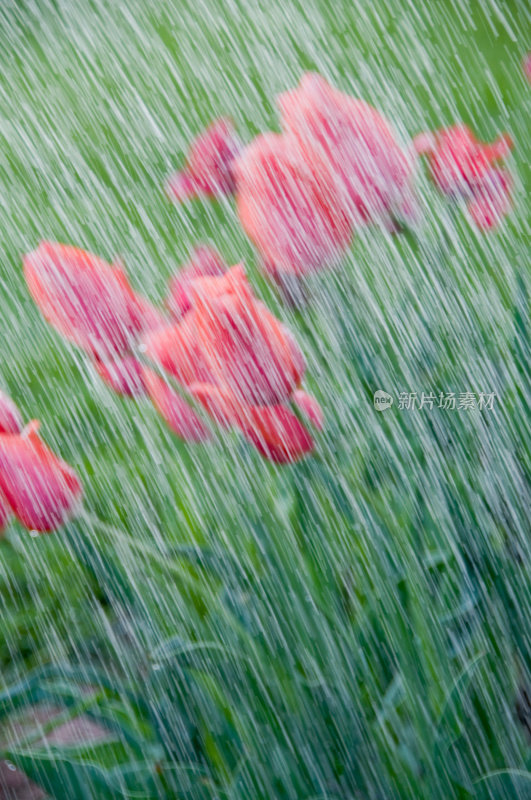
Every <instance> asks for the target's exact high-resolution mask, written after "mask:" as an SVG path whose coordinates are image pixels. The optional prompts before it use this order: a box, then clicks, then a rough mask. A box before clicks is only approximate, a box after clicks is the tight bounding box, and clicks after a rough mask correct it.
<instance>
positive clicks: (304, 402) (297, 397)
mask: <svg viewBox="0 0 531 800" xmlns="http://www.w3.org/2000/svg"><path fill="white" fill-rule="evenodd" d="M293 402H294V403H295V405H296V406H297V408H298V409H299V411H301V412H302V413H303V414H304V416H305V417H306V418H307V419H308V420H309V422H311V424H312V425H313V426H314V428H316V429H317V430H318V431H322V430H323V427H324V414H323V409H322V408H321V406H320V405H319V403H318V402H317V400H316V399H315V397H312V395H311V394H308V393H307V392H305V391H304V389H296V390H295V391H294V392H293Z"/></svg>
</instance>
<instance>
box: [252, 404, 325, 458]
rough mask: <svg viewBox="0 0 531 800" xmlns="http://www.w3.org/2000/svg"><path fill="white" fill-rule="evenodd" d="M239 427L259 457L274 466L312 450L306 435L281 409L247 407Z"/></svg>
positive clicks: (294, 418) (283, 409) (283, 408)
mask: <svg viewBox="0 0 531 800" xmlns="http://www.w3.org/2000/svg"><path fill="white" fill-rule="evenodd" d="M240 426H241V428H242V430H243V433H244V435H245V438H246V439H248V441H250V442H251V443H252V444H253V445H254V446H255V447H256V449H257V450H258V451H259V452H260V454H261V455H262V456H264V458H267V459H269V460H270V461H273V462H274V463H276V464H286V463H291V462H294V461H298V460H299V459H300V458H302V457H303V456H305V455H307V454H308V453H310V452H311V451H312V450H313V439H312V437H311V436H310V434H309V432H308V431H307V430H306V428H305V427H304V425H303V424H302V423H301V422H300V421H299V420H298V419H297V417H296V416H295V414H293V412H292V411H290V410H289V409H288V408H285V406H268V407H266V406H263V407H257V406H255V407H253V408H249V409H247V412H246V415H245V417H244V418H242V419H241V420H240Z"/></svg>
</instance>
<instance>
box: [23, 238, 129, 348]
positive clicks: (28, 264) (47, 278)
mask: <svg viewBox="0 0 531 800" xmlns="http://www.w3.org/2000/svg"><path fill="white" fill-rule="evenodd" d="M24 274H25V277H26V282H27V285H28V289H29V291H30V294H31V296H32V297H33V299H34V301H35V303H36V304H37V306H38V307H39V309H40V311H41V313H42V314H43V316H44V318H45V319H46V320H47V321H48V322H49V323H50V324H51V325H52V326H53V327H54V328H55V329H56V330H57V331H59V333H60V334H61V335H62V336H64V337H65V338H66V339H68V340H69V341H71V342H73V343H74V344H76V345H78V346H79V347H82V348H83V349H84V350H86V351H87V352H89V353H92V354H94V355H99V356H103V355H105V354H110V353H122V352H124V351H126V350H128V349H129V347H130V345H131V342H132V340H133V339H134V337H135V336H136V335H137V334H138V333H140V331H141V326H140V324H139V321H138V318H137V311H136V309H135V308H134V304H133V303H132V295H133V292H132V289H131V288H130V287H129V286H127V287H126V286H125V285H124V276H123V275H119V274H117V273H116V271H115V270H114V269H113V268H112V267H111V266H110V265H109V264H107V263H106V262H105V261H103V260H102V259H100V258H98V257H97V256H95V255H93V254H92V253H88V252H86V251H85V250H81V249H79V248H77V247H71V246H69V245H62V244H56V243H52V242H42V243H41V244H40V245H39V247H38V248H37V250H34V251H33V252H32V253H29V254H28V255H26V256H25V257H24Z"/></svg>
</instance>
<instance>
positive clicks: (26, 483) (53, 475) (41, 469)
mask: <svg viewBox="0 0 531 800" xmlns="http://www.w3.org/2000/svg"><path fill="white" fill-rule="evenodd" d="M38 427H39V425H38V423H37V422H33V423H31V424H30V425H29V426H28V427H27V428H26V430H25V431H23V432H22V434H19V435H14V436H13V435H7V434H3V435H0V492H1V493H2V495H3V496H4V497H5V499H6V500H7V502H8V504H9V506H10V507H11V509H12V511H13V514H14V515H15V516H16V517H17V518H18V519H19V520H20V522H21V523H22V524H23V525H24V526H25V527H26V528H28V529H30V530H35V531H38V532H39V533H47V532H49V531H52V530H54V529H55V528H57V527H58V526H59V525H62V524H63V523H64V522H65V521H66V520H67V519H69V518H70V517H71V516H72V515H73V514H74V513H75V511H76V509H77V507H78V505H79V502H80V500H81V495H82V487H81V483H80V481H79V478H78V477H77V475H76V473H75V472H74V470H73V469H72V468H71V467H70V466H69V465H68V464H66V463H65V462H64V461H62V460H61V459H60V458H58V457H57V456H56V455H55V454H54V453H53V452H52V451H51V450H50V449H49V448H48V447H46V445H45V444H44V442H42V440H41V439H40V438H39V435H38V433H37V430H38Z"/></svg>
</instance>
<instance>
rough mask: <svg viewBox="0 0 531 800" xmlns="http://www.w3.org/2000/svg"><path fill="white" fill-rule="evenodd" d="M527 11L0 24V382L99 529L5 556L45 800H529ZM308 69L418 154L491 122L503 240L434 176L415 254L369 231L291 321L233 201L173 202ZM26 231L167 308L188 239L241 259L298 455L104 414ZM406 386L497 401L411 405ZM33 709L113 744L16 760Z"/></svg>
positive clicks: (305, 12)
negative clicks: (30, 255)
mask: <svg viewBox="0 0 531 800" xmlns="http://www.w3.org/2000/svg"><path fill="white" fill-rule="evenodd" d="M526 21H527V18H526V15H525V9H524V4H521V3H518V2H506V3H503V4H502V3H498V4H495V3H485V4H480V3H457V2H455V3H453V2H450V0H444V2H440V3H437V4H433V3H432V4H424V5H423V4H409V3H407V2H400V3H399V2H391V0H389V1H388V2H384V0H378V2H373V3H370V4H368V3H361V2H358V3H343V2H342V0H341V1H340V2H337V3H329V2H324V0H306V1H305V2H304V3H302V2H299V1H298V0H297V2H294V3H291V4H282V5H281V4H279V3H271V4H267V3H258V2H255V1H254V0H251V2H249V0H246V2H243V0H235V2H231V3H228V2H227V3H220V2H219V0H202V2H199V3H197V2H194V3H190V2H188V1H187V0H182V1H181V2H179V3H177V2H174V0H153V2H151V3H145V2H141V0H132V2H128V3H118V2H116V3H104V2H101V0H73V1H72V2H69V3H63V2H61V1H60V0H57V1H56V2H54V3H50V2H42V3H41V2H38V3H29V2H27V3H18V2H14V0H8V2H4V3H2V5H1V8H0V106H1V108H2V109H3V111H2V112H0V114H1V116H0V120H1V122H0V147H1V151H2V159H0V203H1V205H2V229H1V233H0V351H1V353H0V356H1V362H0V378H1V381H2V385H5V388H6V389H8V390H9V391H10V393H11V394H12V396H13V398H14V399H15V400H16V402H17V403H18V404H19V405H20V407H21V408H22V410H23V411H24V414H25V415H26V418H30V417H32V416H33V417H39V418H40V419H41V420H42V421H43V434H44V436H45V438H46V440H47V441H48V442H49V443H50V445H52V446H53V447H54V448H55V449H56V450H58V451H59V452H60V453H61V455H62V456H63V457H64V458H65V459H66V460H68V461H69V462H70V463H72V464H73V466H74V467H75V468H76V469H77V470H78V471H79V472H80V474H81V476H82V478H83V482H84V485H85V487H86V502H85V507H86V508H87V509H89V510H90V511H89V513H88V512H87V514H86V515H85V516H84V517H83V518H82V519H80V520H79V522H78V523H76V525H75V526H72V527H71V528H68V529H67V530H64V531H61V532H59V533H57V534H55V535H53V536H50V537H41V538H39V539H32V538H30V536H29V534H27V533H26V532H23V531H21V530H19V529H17V528H15V527H14V528H13V529H12V530H11V531H10V533H9V536H8V540H7V541H5V542H0V612H1V616H2V638H1V639H0V663H1V666H2V670H1V678H0V690H1V692H0V715H1V717H2V719H1V723H2V733H1V734H0V742H1V743H2V748H3V755H4V756H5V757H8V758H10V759H11V760H12V761H13V762H14V763H15V764H16V765H17V766H19V767H20V768H21V769H23V770H25V771H26V772H27V773H28V774H29V775H30V776H31V777H33V778H34V779H35V780H36V781H37V782H38V783H40V784H42V785H43V786H44V787H45V788H46V790H47V791H48V792H49V793H50V794H51V795H52V796H53V797H55V798H56V800H72V798H78V797H79V798H90V800H106V799H107V798H118V797H122V796H126V797H143V798H157V797H168V798H179V800H181V799H182V798H190V800H214V798H223V800H248V798H252V799H253V800H272V799H273V798H275V800H276V798H278V800H288V799H289V800H361V798H363V800H394V798H397V799H398V798H400V800H411V798H413V797H414V798H429V800H449V798H456V799H457V800H464V798H470V797H474V798H478V799H479V800H497V799H498V798H501V797H503V798H513V797H514V798H515V800H517V799H519V798H523V797H525V796H526V793H527V792H528V791H529V770H530V769H531V761H530V756H529V748H528V743H527V742H526V740H525V733H524V729H523V727H522V726H521V725H520V724H519V723H518V722H517V719H516V715H515V713H514V707H515V702H516V698H517V696H518V693H519V692H520V691H521V690H522V688H523V687H525V686H526V684H527V685H529V680H530V675H529V663H530V662H531V652H530V651H531V643H530V638H529V623H528V620H529V613H530V608H531V596H530V586H531V581H530V575H529V542H528V539H527V538H526V532H527V531H528V522H529V520H528V514H529V511H528V509H529V502H528V501H529V494H528V492H529V488H528V487H529V483H528V481H529V472H530V449H529V419H528V416H526V408H527V407H528V403H529V389H530V387H529V309H528V305H529V272H528V269H527V267H528V264H529V257H528V256H529V253H528V249H527V243H526V224H527V220H526V218H525V216H524V206H525V203H524V191H523V187H524V186H525V183H526V180H527V177H528V175H527V173H526V162H528V161H529V160H530V159H529V157H528V156H529V153H528V152H527V151H526V147H528V131H527V126H528V117H529V113H528V111H529V98H530V96H531V93H530V88H529V85H528V84H527V83H526V81H525V78H524V77H523V75H522V73H521V66H520V61H521V58H522V56H523V55H524V51H525V48H526V47H527V46H528V43H527V42H526V41H525V37H524V36H523V31H524V30H525V28H526ZM305 69H319V70H320V71H323V72H324V73H325V74H326V75H327V76H328V77H330V78H331V79H332V80H333V81H335V82H336V83H337V84H338V85H339V86H341V87H342V88H344V89H346V90H350V91H352V92H353V93H357V94H359V95H360V96H363V97H364V98H365V99H366V100H368V101H369V102H371V103H373V104H374V105H375V106H377V107H379V108H381V109H382V110H383V111H385V113H386V114H387V115H388V116H389V117H390V118H392V119H393V120H394V121H395V123H396V126H397V128H398V129H399V132H400V134H401V136H402V137H404V138H406V137H410V136H412V135H414V134H415V133H417V132H419V131H420V130H424V129H431V128H437V127H440V126H442V125H446V124H449V123H451V122H454V121H456V120H457V119H462V120H463V121H464V122H466V123H469V124H470V125H471V126H472V127H473V128H474V129H475V130H476V131H477V133H478V135H479V136H481V137H484V138H485V139H490V138H493V137H494V136H495V135H496V134H497V133H498V132H500V131H502V130H505V129H507V130H509V131H510V133H511V134H512V135H513V137H514V139H515V142H516V148H515V153H514V159H513V163H512V164H511V168H512V169H513V171H514V172H515V174H516V175H517V176H518V179H517V182H516V183H517V185H516V203H515V210H514V212H513V213H512V215H511V216H510V218H509V220H508V221H507V223H506V224H505V225H504V227H503V228H502V229H501V230H500V232H498V233H495V234H493V235H491V236H489V237H484V238H481V236H480V235H479V234H478V233H477V232H475V231H474V230H473V229H472V228H471V226H470V223H469V221H468V220H467V219H466V217H465V215H464V214H463V213H461V210H460V209H455V210H453V211H450V210H449V209H448V207H447V204H446V203H443V202H442V201H441V199H440V198H439V197H438V196H437V194H436V192H435V190H434V189H433V187H430V186H428V185H427V183H426V182H425V181H422V180H421V193H422V198H423V201H424V204H425V207H426V209H427V214H426V221H425V224H424V226H423V227H422V229H421V231H420V232H419V233H417V234H415V235H413V234H412V233H408V234H404V235H402V236H400V237H394V238H392V237H389V236H387V235H386V234H384V232H383V231H379V230H376V231H374V230H370V231H361V232H360V233H359V235H357V237H356V239H355V241H354V243H353V247H352V250H351V253H350V254H349V255H348V257H347V258H346V259H345V262H344V264H343V265H342V267H341V269H340V270H339V271H338V272H336V273H331V274H323V275H321V276H319V277H317V278H316V279H315V281H314V282H313V283H312V285H311V287H310V290H311V295H312V296H311V302H310V304H309V306H308V308H307V309H305V310H304V311H299V312H296V311H290V310H287V309H285V308H283V307H282V305H281V303H280V301H279V298H278V296H277V295H276V294H275V292H274V290H273V289H272V288H271V287H270V286H269V285H267V284H266V282H265V280H264V278H263V276H261V274H260V272H259V269H258V266H259V265H258V263H257V259H256V256H255V254H254V253H253V250H252V248H251V246H250V244H249V242H248V241H247V240H246V239H245V237H244V235H243V232H242V231H241V230H240V228H239V226H238V224H237V219H236V215H235V212H234V208H233V204H232V202H230V201H223V202H220V203H207V202H204V203H203V202H199V201H197V202H194V203H191V204H190V205H189V206H187V207H186V208H183V209H176V208H174V207H171V206H170V205H169V204H168V203H167V202H166V200H165V198H164V197H163V194H162V190H161V187H162V184H163V181H164V179H165V177H166V176H167V174H168V173H169V172H170V171H171V170H172V169H174V168H176V167H177V166H178V164H179V162H180V159H181V154H182V151H183V150H184V149H185V148H186V145H187V143H188V142H189V141H190V139H191V138H192V136H193V135H194V134H195V133H197V132H198V131H199V130H200V129H201V128H202V127H203V125H204V124H206V123H207V122H209V121H210V120H211V119H213V118H215V117H216V116H217V115H220V114H233V115H235V116H236V122H237V124H238V127H239V129H240V131H241V132H242V136H243V137H244V138H246V139H249V138H250V137H251V136H252V135H254V134H255V133H256V132H258V131H260V130H264V129H266V128H267V127H275V126H277V118H276V113H275V109H274V96H275V94H276V93H278V92H280V91H282V90H284V89H286V88H287V87H289V86H292V85H293V84H294V83H295V81H296V80H297V79H298V77H299V76H300V74H301V72H302V71H303V70H305ZM526 109H527V112H526ZM42 238H48V239H58V240H63V241H69V242H71V243H74V244H76V245H78V246H84V247H86V248H88V249H90V250H93V251H94V252H97V253H99V254H101V255H102V256H103V257H105V258H108V259H109V260H111V259H112V258H113V257H114V256H115V255H121V256H122V257H123V258H124V259H125V262H126V264H127V268H128V270H129V271H130V273H131V276H132V282H133V284H134V285H135V286H137V287H138V288H141V289H142V290H143V291H144V292H145V293H146V294H148V295H149V296H150V297H151V298H152V299H154V300H157V299H161V298H162V297H163V295H164V292H165V282H166V280H167V278H168V277H169V276H170V275H171V274H172V273H173V272H174V271H175V270H176V269H177V267H178V265H179V264H180V263H181V262H182V261H183V260H185V258H186V256H187V254H188V251H189V249H190V248H191V247H192V246H193V245H194V244H196V243H198V242H200V241H204V240H211V241H212V242H213V243H214V244H215V245H216V246H217V247H218V248H219V250H220V252H221V253H222V254H223V256H224V257H225V258H226V259H227V260H228V261H229V262H232V263H235V262H236V261H239V260H241V259H244V260H245V262H246V265H247V266H248V269H249V273H250V275H251V279H252V282H253V285H254V286H255V287H256V290H257V292H258V293H259V294H260V295H261V296H262V297H263V298H264V299H265V300H266V302H267V303H268V305H269V306H270V307H272V308H273V309H274V310H275V313H277V314H278V315H279V316H281V317H282V318H283V319H284V320H285V321H286V322H288V323H289V324H290V325H291V327H292V328H293V329H294V331H295V332H296V334H297V338H298V339H299V340H300V342H301V345H302V347H303V350H304V352H305V354H306V357H307V361H308V364H309V369H308V385H309V387H310V388H311V389H312V391H314V392H315V394H316V396H317V397H318V399H319V400H320V402H321V403H322V405H323V408H324V410H325V414H326V418H327V427H326V431H325V433H324V434H323V435H322V436H321V437H320V439H319V445H318V452H317V454H316V455H315V457H313V458H312V459H311V460H308V461H306V462H303V463H301V464H298V465H295V466H290V467H285V468H283V469H282V470H279V469H277V468H275V467H272V466H271V465H268V464H266V463H264V462H263V461H261V460H260V458H259V456H258V455H257V454H256V453H254V452H251V451H250V450H249V449H248V448H247V447H246V446H245V445H244V444H242V442H241V441H240V440H239V439H238V438H237V437H236V436H233V437H229V438H227V440H226V441H225V440H224V441H222V442H220V443H218V444H216V445H215V446H211V447H207V446H196V447H190V446H187V445H184V444H182V443H180V442H179V441H177V440H176V439H175V438H174V437H172V436H171V435H169V434H168V432H167V430H166V429H165V428H164V426H163V424H162V422H161V421H160V420H159V419H158V418H157V417H156V414H155V412H154V411H153V409H151V408H150V407H149V405H148V404H147V403H144V402H142V401H139V402H127V401H125V400H120V399H117V398H116V397H115V396H113V395H112V394H111V392H110V391H109V390H107V389H106V388H105V387H104V386H103V385H102V384H101V383H100V382H99V381H98V378H97V377H96V376H95V375H94V373H93V372H92V370H91V368H90V367H89V366H88V365H87V364H86V362H85V361H84V360H83V358H82V357H81V356H80V354H79V353H78V352H76V351H75V350H74V349H73V348H71V347H69V346H68V345H67V344H66V343H65V342H64V341H62V340H61V339H60V338H59V337H58V336H57V335H56V334H55V333H54V332H53V331H51V330H50V329H49V328H47V327H46V325H45V323H44V322H43V320H42V319H41V318H40V316H39V314H38V312H37V310H36V308H35V307H34V306H33V304H32V302H31V301H30V299H29V297H28V294H27V292H26V289H25V286H24V281H23V276H22V271H21V254H22V253H24V252H25V251H28V250H30V249H33V248H34V247H35V246H36V245H37V243H38V241H39V240H40V239H42ZM377 389H384V390H387V391H389V392H392V393H393V396H394V398H395V405H394V407H393V408H392V409H390V410H389V411H387V412H385V413H384V414H378V413H376V412H375V411H374V409H373V407H372V395H373V392H374V391H375V390H377ZM401 391H417V392H422V391H434V392H439V391H455V392H458V393H459V392H464V391H475V392H481V391H487V392H490V391H496V393H497V402H496V408H495V411H493V412H492V413H490V412H489V413H483V414H481V413H479V412H474V413H468V412H457V411H455V412H445V411H443V410H437V409H434V410H433V411H432V412H429V411H425V412H424V411H422V412H421V411H416V412H408V411H406V410H399V409H398V408H397V397H398V394H399V392H401ZM33 670H35V671H33ZM87 686H88V687H92V688H95V689H96V695H95V696H90V697H89V698H87V697H86V696H85V695H84V694H83V692H82V689H83V687H87ZM45 702H48V703H50V702H53V703H54V705H55V706H58V707H59V708H60V709H61V714H66V715H72V717H73V718H75V717H76V716H79V715H88V716H89V717H90V718H91V719H93V720H97V721H98V722H99V723H100V724H101V725H103V726H104V727H105V728H107V729H108V730H109V740H105V741H103V742H100V743H98V744H97V745H92V746H90V747H85V748H79V747H77V748H73V747H71V746H70V747H65V746H57V745H55V746H53V747H52V746H50V745H49V744H46V743H44V744H43V742H42V730H40V729H38V730H36V731H35V735H34V737H33V739H32V740H31V746H29V745H28V743H27V741H26V744H24V741H20V736H18V734H17V733H16V731H14V729H13V725H14V721H15V720H16V719H17V714H23V713H24V714H26V716H27V718H28V719H29V720H30V721H31V717H32V714H33V715H34V712H35V708H36V706H37V705H38V704H41V703H45ZM60 718H61V719H63V718H64V717H63V716H61V717H60ZM30 728H31V726H30ZM30 733H31V730H30ZM30 739H31V737H30Z"/></svg>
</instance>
